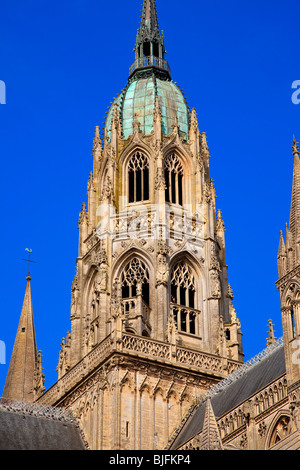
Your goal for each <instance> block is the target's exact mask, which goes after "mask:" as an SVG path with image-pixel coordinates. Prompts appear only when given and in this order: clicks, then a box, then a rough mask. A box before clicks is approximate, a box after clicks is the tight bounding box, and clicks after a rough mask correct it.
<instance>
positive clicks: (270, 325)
mask: <svg viewBox="0 0 300 470" xmlns="http://www.w3.org/2000/svg"><path fill="white" fill-rule="evenodd" d="M276 339H277V338H276V337H275V331H274V324H273V323H272V320H269V321H268V337H267V346H270V345H271V344H273V343H275V341H276Z"/></svg>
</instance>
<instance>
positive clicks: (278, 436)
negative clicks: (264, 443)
mask: <svg viewBox="0 0 300 470" xmlns="http://www.w3.org/2000/svg"><path fill="white" fill-rule="evenodd" d="M291 431H292V428H291V419H290V417H289V416H281V418H280V419H279V420H278V421H277V423H276V425H275V426H274V429H273V432H272V434H271V438H270V445H269V446H270V447H272V446H273V445H275V444H277V443H278V442H280V441H282V440H283V439H285V438H286V437H287V436H289V435H290V434H291Z"/></svg>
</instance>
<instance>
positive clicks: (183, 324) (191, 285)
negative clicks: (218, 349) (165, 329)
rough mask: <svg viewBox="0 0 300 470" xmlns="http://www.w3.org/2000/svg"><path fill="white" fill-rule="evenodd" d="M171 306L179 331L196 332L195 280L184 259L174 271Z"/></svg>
mask: <svg viewBox="0 0 300 470" xmlns="http://www.w3.org/2000/svg"><path fill="white" fill-rule="evenodd" d="M171 308H172V310H173V315H174V320H175V322H176V324H177V328H178V331H183V332H186V333H190V334H196V311H195V310H194V309H195V280H194V276H193V274H192V271H191V269H190V267H189V266H188V265H187V264H186V263H185V262H184V261H181V262H180V263H178V264H177V265H176V266H175V267H174V268H173V271H172V276H171Z"/></svg>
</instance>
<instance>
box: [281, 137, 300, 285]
mask: <svg viewBox="0 0 300 470" xmlns="http://www.w3.org/2000/svg"><path fill="white" fill-rule="evenodd" d="M292 151H293V155H294V169H293V186H292V200H291V209H290V222H289V225H288V224H286V240H285V243H284V238H283V235H282V232H280V239H279V248H278V255H277V264H278V274H279V279H281V278H282V277H283V276H285V275H286V274H287V273H288V272H290V271H292V270H293V269H294V268H295V267H296V266H298V265H299V264H300V160H299V143H298V142H296V139H295V138H294V139H293V145H292Z"/></svg>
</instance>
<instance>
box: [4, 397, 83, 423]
mask: <svg viewBox="0 0 300 470" xmlns="http://www.w3.org/2000/svg"><path fill="white" fill-rule="evenodd" d="M0 410H3V411H8V412H13V413H20V414H25V415H31V416H35V417H40V418H48V419H53V420H58V421H67V422H69V423H70V422H72V423H73V424H77V422H76V419H75V418H74V417H73V414H72V412H71V410H66V409H64V408H59V407H53V406H47V405H41V404H39V403H28V402H23V401H18V400H11V399H8V398H0Z"/></svg>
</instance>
